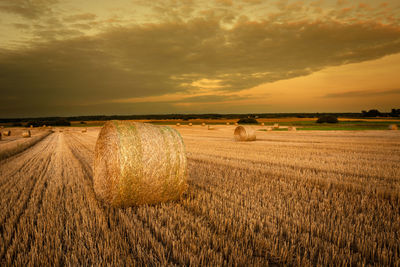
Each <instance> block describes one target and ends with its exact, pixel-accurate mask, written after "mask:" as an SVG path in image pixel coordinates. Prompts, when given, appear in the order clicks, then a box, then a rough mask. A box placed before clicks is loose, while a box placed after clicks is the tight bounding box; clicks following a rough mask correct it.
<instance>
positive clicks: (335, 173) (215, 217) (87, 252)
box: [0, 125, 400, 266]
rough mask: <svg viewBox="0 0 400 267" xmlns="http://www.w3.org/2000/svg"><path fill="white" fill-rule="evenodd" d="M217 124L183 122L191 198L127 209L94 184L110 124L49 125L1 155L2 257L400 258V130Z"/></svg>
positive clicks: (64, 260)
mask: <svg viewBox="0 0 400 267" xmlns="http://www.w3.org/2000/svg"><path fill="white" fill-rule="evenodd" d="M215 128H216V129H215V130H210V131H208V130H207V129H206V127H201V126H193V127H188V126H181V127H179V128H177V129H178V130H179V131H180V133H181V134H182V136H183V139H184V141H185V145H186V151H187V157H188V171H189V172H188V183H189V190H188V192H187V194H185V195H184V197H183V198H182V199H181V200H180V201H178V202H171V203H167V204H160V205H155V206H141V207H134V208H128V209H115V208H111V207H108V206H107V205H105V204H103V203H101V202H99V201H98V200H97V199H96V196H95V194H94V191H93V186H92V176H93V172H92V162H93V157H94V146H95V142H96V139H97V134H98V132H99V128H96V127H91V128H88V132H87V133H82V132H81V131H80V129H79V128H71V129H69V130H68V131H63V132H59V130H57V129H55V132H54V133H52V134H50V135H46V136H44V133H41V134H43V137H41V139H40V140H38V141H37V142H36V143H35V144H33V145H32V146H30V147H28V148H26V149H25V150H24V151H22V152H18V153H14V154H13V155H11V154H10V155H9V156H7V157H6V156H5V157H4V159H2V160H1V161H0V196H1V197H0V210H1V213H0V264H1V265H2V266H4V265H6V266H8V265H17V266H23V265H28V266H30V265H72V266H76V265H119V266H123V265H130V266H132V265H143V264H146V265H194V266H198V265H212V266H215V265H239V266H248V265H261V266H265V265H268V264H269V265H295V266H298V265H306V266H307V265H323V266H327V265H335V266H337V265H350V264H352V265H376V266H390V265H392V266H399V265H400V168H399V166H400V132H398V131H362V132H361V131H327V132H322V131H300V132H262V131H258V132H257V141H255V142H235V141H233V135H232V133H233V129H234V127H233V126H222V125H220V126H216V127H215ZM34 137H35V136H34ZM32 138H33V137H32ZM17 142H22V141H21V140H20V139H18V138H16V139H15V140H14V139H12V140H11V139H10V140H8V139H7V138H5V140H3V141H0V152H1V151H4V150H5V147H6V146H7V149H10V147H12V144H15V145H17ZM24 142H25V141H24Z"/></svg>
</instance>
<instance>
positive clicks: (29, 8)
mask: <svg viewBox="0 0 400 267" xmlns="http://www.w3.org/2000/svg"><path fill="white" fill-rule="evenodd" d="M57 2H58V0H35V1H32V0H1V2H0V11H3V12H8V13H14V14H18V15H20V16H22V17H24V18H28V19H37V18H39V17H40V16H43V15H48V14H49V13H51V11H52V10H51V6H52V5H53V4H56V3H57Z"/></svg>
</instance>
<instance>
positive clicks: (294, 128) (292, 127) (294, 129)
mask: <svg viewBox="0 0 400 267" xmlns="http://www.w3.org/2000/svg"><path fill="white" fill-rule="evenodd" d="M288 131H297V129H296V127H294V126H289V127H288Z"/></svg>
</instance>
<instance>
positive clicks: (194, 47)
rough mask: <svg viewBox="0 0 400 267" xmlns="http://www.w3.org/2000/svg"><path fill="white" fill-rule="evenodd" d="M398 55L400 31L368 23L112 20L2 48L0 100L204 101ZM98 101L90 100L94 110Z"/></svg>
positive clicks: (44, 102) (37, 104)
mask: <svg viewBox="0 0 400 267" xmlns="http://www.w3.org/2000/svg"><path fill="white" fill-rule="evenodd" d="M42 34H43V35H46V34H48V35H49V36H51V35H52V34H57V33H54V32H48V33H46V32H45V31H44V32H43V33H42ZM60 34H70V35H72V36H73V35H74V32H65V33H60ZM76 34H77V35H78V34H79V32H77V33H76ZM49 39H50V38H49ZM399 52H400V28H399V27H398V26H395V25H384V24H380V23H375V22H363V23H361V22H358V23H353V24H349V23H340V22H336V21H318V22H315V21H301V22H297V23H275V22H274V21H267V20H266V21H249V20H247V21H246V20H245V21H240V22H237V23H236V24H235V25H234V27H232V28H229V29H228V28H225V27H223V26H221V23H220V21H219V20H218V19H217V18H207V19H206V18H196V19H192V20H189V21H187V22H184V21H171V22H163V23H152V24H141V25H131V26H119V27H117V26H115V27H112V28H109V29H108V30H107V31H106V32H103V33H101V34H98V35H95V36H90V37H89V36H78V37H75V38H71V39H66V40H51V39H50V41H47V42H40V43H37V44H33V45H32V46H31V48H29V49H20V50H0V90H1V92H2V93H3V94H5V95H9V96H13V97H14V99H15V100H13V101H10V100H6V99H4V98H2V99H0V105H1V106H2V107H9V108H11V107H13V106H14V107H17V106H19V107H23V106H24V105H28V104H29V106H30V105H33V106H35V107H37V108H38V109H39V108H40V109H41V108H42V107H43V106H48V105H47V104H48V103H52V105H59V106H64V107H65V106H77V105H83V104H88V103H107V101H108V102H110V105H114V107H115V108H116V110H115V111H114V112H115V113H119V112H120V111H119V110H122V107H121V106H118V103H112V104H111V102H112V100H113V99H124V98H139V97H148V96H159V95H165V94H175V93H183V94H185V93H191V92H192V93H193V92H199V91H202V92H204V91H207V90H208V91H207V92H208V94H209V96H208V100H210V99H213V98H214V100H215V99H218V97H219V96H217V95H232V94H234V93H236V92H239V91H241V90H244V89H247V88H251V87H254V86H257V85H260V84H262V83H268V82H274V81H278V80H284V79H289V78H293V77H299V76H304V75H308V74H310V73H312V72H315V71H317V70H321V69H323V68H326V67H329V66H338V65H342V64H347V63H354V62H362V61H366V60H372V59H377V58H380V57H383V56H385V55H390V54H395V53H399ZM205 81H212V82H205ZM215 92H218V94H217V93H215ZM213 95H214V96H213ZM205 99H207V97H203V98H202V97H198V98H196V97H195V98H192V99H190V98H188V99H187V101H191V102H196V101H197V102H202V101H205ZM220 99H221V98H220ZM208 100H207V101H208ZM143 105H144V104H143ZM100 106H101V105H99V104H96V105H95V104H93V108H96V107H97V108H99V112H100V113H101V111H102V110H103V109H101V108H100ZM153 107H154V108H155V110H160V112H165V111H161V107H164V108H167V107H170V106H168V105H160V106H157V107H156V106H153ZM53 110H56V109H53ZM0 112H1V111H0ZM49 112H51V110H49Z"/></svg>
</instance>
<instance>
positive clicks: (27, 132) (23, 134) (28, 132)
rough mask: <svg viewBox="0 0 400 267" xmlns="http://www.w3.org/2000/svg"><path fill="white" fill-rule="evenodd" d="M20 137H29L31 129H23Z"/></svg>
mask: <svg viewBox="0 0 400 267" xmlns="http://www.w3.org/2000/svg"><path fill="white" fill-rule="evenodd" d="M22 137H23V138H29V137H31V131H29V130H26V131H23V132H22Z"/></svg>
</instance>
